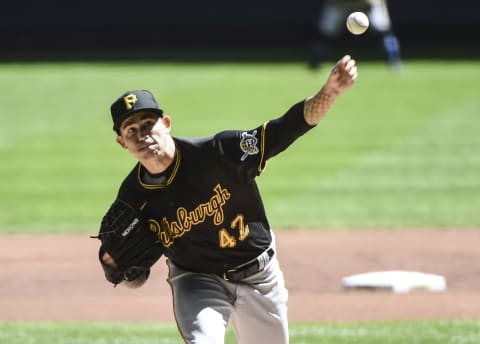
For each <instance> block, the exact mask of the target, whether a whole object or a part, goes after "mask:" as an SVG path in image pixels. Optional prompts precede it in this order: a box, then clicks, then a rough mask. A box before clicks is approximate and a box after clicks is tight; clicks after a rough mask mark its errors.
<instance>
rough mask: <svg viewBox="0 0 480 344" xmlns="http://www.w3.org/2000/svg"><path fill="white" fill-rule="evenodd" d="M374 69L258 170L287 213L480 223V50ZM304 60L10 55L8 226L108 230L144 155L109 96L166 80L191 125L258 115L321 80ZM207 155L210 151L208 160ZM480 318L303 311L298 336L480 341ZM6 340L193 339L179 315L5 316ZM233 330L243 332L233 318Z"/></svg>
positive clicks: (1, 336)
mask: <svg viewBox="0 0 480 344" xmlns="http://www.w3.org/2000/svg"><path fill="white" fill-rule="evenodd" d="M358 65H359V71H360V76H359V79H358V82H357V84H356V85H355V87H354V88H353V89H352V90H350V91H349V92H348V93H347V94H345V96H344V97H343V98H341V99H340V100H339V102H338V103H337V104H336V105H335V107H334V108H333V109H332V111H331V113H330V114H329V116H328V117H327V118H326V119H325V121H324V122H322V123H321V124H320V125H319V126H318V127H317V128H316V129H314V131H312V132H310V133H308V134H307V135H306V136H305V137H303V138H301V139H300V141H298V142H297V143H296V144H295V145H294V146H292V147H290V149H289V150H288V151H286V152H285V153H283V154H282V155H280V156H278V157H276V158H275V159H272V160H271V161H270V162H269V163H268V167H267V169H266V170H265V172H264V173H263V175H262V176H261V177H259V178H258V183H259V184H260V187H261V189H262V191H263V195H264V201H265V205H266V208H267V211H268V213H269V218H270V222H271V224H272V225H273V226H274V227H275V228H278V229H283V228H289V227H309V228H329V229H331V228H333V229H334V228H345V227H347V228H352V229H355V228H367V227H368V228H370V227H377V228H386V229H389V228H419V227H421V228H433V227H455V228H480V211H478V209H479V206H480V178H479V174H480V173H479V172H480V155H479V154H478V152H479V151H480V139H479V134H478V133H479V132H480V117H479V114H480V97H479V96H478V91H479V90H480V62H475V61H470V62H461V61H436V62H431V61H429V62H427V61H423V62H416V61H407V62H406V63H405V70H404V71H403V72H402V73H392V72H391V71H390V70H389V69H388V68H387V67H386V66H385V65H384V64H383V63H375V62H365V63H364V62H362V61H359V62H358ZM328 69H329V67H328V68H327V67H325V68H324V69H322V70H319V71H315V72H312V71H309V70H308V69H306V68H305V66H304V65H302V64H300V63H276V64H267V63H248V64H233V63H231V64H228V63H224V64H209V63H204V64H172V63H152V62H150V63H128V64H127V63H24V64H15V63H10V64H0V75H2V77H1V78H0V88H1V89H2V94H1V96H0V106H1V109H2V115H1V117H0V130H1V135H0V154H1V157H2V163H1V164H0V193H1V195H2V197H1V198H0V210H1V211H0V233H45V232H51V233H60V232H62V233H69V232H70V233H74V232H75V233H78V232H87V233H96V232H97V230H98V224H99V221H100V219H101V217H102V215H103V213H104V211H105V210H106V209H107V208H108V206H109V204H110V202H111V201H112V200H113V198H114V197H115V194H116V191H117V188H118V186H119V184H120V182H121V180H122V179H123V177H124V176H125V175H126V174H127V172H128V171H129V170H130V168H131V166H132V165H133V163H134V161H133V160H132V158H130V157H129V155H128V154H127V153H125V152H124V151H123V150H122V149H121V148H120V147H119V146H118V145H117V144H116V143H115V140H114V139H115V136H114V133H113V131H112V130H111V121H110V117H109V116H110V115H109V106H110V104H111V102H112V101H113V100H114V99H115V98H116V97H118V96H119V95H120V94H122V93H123V92H124V91H126V90H128V89H137V88H145V89H150V90H152V91H153V92H154V94H155V95H156V96H157V98H158V100H159V102H160V104H161V106H162V107H163V108H164V110H165V111H166V112H167V113H168V114H170V115H172V116H173V134H174V135H176V136H205V135H210V134H213V133H216V132H217V131H220V130H223V129H250V128H253V127H255V126H257V125H259V124H260V123H263V122H264V121H265V120H267V119H270V118H273V117H276V116H278V115H281V114H282V113H283V112H284V111H285V110H286V109H287V108H288V107H289V106H290V105H291V104H293V103H295V102H297V101H299V100H301V99H303V98H304V97H306V96H308V95H310V94H312V93H313V92H315V91H316V90H317V89H318V88H319V87H320V86H321V85H322V84H323V82H324V80H325V77H326V75H327V73H328ZM199 168H200V167H199ZM479 328H480V323H479V322H478V320H471V321H470V320H458V321H416V322H375V323H340V324H328V323H320V324H292V327H291V338H292V339H291V342H292V343H329V344H335V343H360V344H362V343H369V344H375V343H382V344H389V343H391V344H397V343H398V344H400V343H402V344H403V343H410V344H416V343H428V344H432V343H438V344H440V343H442V344H444V343H449V344H450V343H462V344H467V343H472V344H473V343H479V342H480V337H479V333H480V332H479ZM0 343H2V344H3V343H9V344H30V343H32V344H34V343H35V344H37V343H38V344H47V343H48V344H56V343H59V344H60V343H62V344H74V343H92V344H100V343H115V344H122V343H134V344H140V343H141V344H147V343H180V339H179V337H178V334H177V331H176V328H175V326H174V325H158V324H155V325H153V324H152V325H150V324H97V323H95V324H92V323H29V322H26V323H25V322H18V323H17V322H14V323H1V322H0ZM227 343H234V339H233V335H232V332H231V331H230V332H229V333H228V339H227Z"/></svg>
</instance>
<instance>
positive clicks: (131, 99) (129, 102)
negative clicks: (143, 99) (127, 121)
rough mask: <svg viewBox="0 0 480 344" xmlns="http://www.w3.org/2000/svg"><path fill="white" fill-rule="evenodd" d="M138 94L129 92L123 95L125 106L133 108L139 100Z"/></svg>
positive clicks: (128, 108)
mask: <svg viewBox="0 0 480 344" xmlns="http://www.w3.org/2000/svg"><path fill="white" fill-rule="evenodd" d="M137 100H138V99H137V96H136V95H135V94H129V95H127V96H125V97H123V101H124V102H125V107H126V108H127V110H131V109H132V108H133V105H134V104H135V103H136V102H137Z"/></svg>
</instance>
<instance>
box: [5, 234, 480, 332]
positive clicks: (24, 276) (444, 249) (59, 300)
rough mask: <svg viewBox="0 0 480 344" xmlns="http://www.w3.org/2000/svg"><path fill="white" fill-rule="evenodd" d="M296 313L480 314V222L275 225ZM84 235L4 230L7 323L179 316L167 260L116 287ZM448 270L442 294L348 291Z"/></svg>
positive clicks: (305, 316)
mask: <svg viewBox="0 0 480 344" xmlns="http://www.w3.org/2000/svg"><path fill="white" fill-rule="evenodd" d="M276 236H277V248H278V257H279V259H280V264H281V267H282V270H283V272H284V275H285V279H286V284H287V288H288V289H289V317H290V321H294V322H296V321H357V320H359V321H362V320H399V319H463V318H480V230H476V229H469V230H433V229H432V230H397V231H373V230H363V231H360V230H357V231H340V230H336V231H313V230H290V231H279V230H277V231H276ZM97 250H98V241H97V240H92V239H90V238H89V236H88V235H87V234H85V235H83V234H82V235H2V236H0V267H1V272H2V283H1V284H0V321H23V320H33V321H36V320H52V321H59V320H66V321H70V320H71V321H133V322H138V321H142V322H143V321H145V322H173V320H174V319H173V311H172V307H171V292H170V289H169V286H168V284H167V282H166V281H165V279H166V266H165V260H164V258H162V259H161V260H160V261H159V262H157V264H156V265H155V267H154V268H153V271H152V275H151V278H150V280H149V282H148V283H147V284H146V285H145V286H144V287H142V288H140V289H137V290H130V289H126V288H123V287H117V288H113V287H112V286H111V285H110V284H109V283H108V282H106V280H105V279H104V276H103V272H102V270H101V268H100V265H99V263H98V260H97ZM383 270H408V271H420V272H425V273H432V274H439V275H442V276H444V277H445V278H446V280H447V290H446V291H442V292H429V291H414V292H410V293H406V294H395V293H392V292H389V291H364V290H363V291H346V290H344V289H343V288H342V285H341V279H342V278H343V277H345V276H348V275H352V274H357V273H363V272H370V271H383Z"/></svg>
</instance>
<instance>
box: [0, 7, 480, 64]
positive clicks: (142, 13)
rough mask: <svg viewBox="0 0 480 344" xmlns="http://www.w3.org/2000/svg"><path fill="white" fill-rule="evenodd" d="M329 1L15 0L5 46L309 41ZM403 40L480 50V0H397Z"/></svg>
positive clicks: (130, 47) (153, 47) (1, 21)
mask: <svg viewBox="0 0 480 344" xmlns="http://www.w3.org/2000/svg"><path fill="white" fill-rule="evenodd" d="M320 5H321V1H318V0H317V1H314V0H295V1H292V0H290V1H285V0H263V1H259V0H256V1H253V0H244V1H239V2H229V1H220V0H211V1H206V2H204V1H193V0H186V1H169V2H166V1H161V0H139V1H126V0H116V1H113V0H95V1H93V0H82V1H64V0H63V1H62V0H45V1H33V0H25V1H8V2H4V3H2V9H1V11H0V39H1V42H2V44H0V52H1V53H3V56H4V57H5V56H8V54H9V53H15V54H16V56H19V55H21V54H22V53H23V54H25V57H28V54H31V53H32V52H43V53H49V52H50V53H55V52H58V51H61V52H68V51H72V52H75V51H80V52H84V53H90V52H102V51H103V52H119V53H129V52H134V51H140V50H145V51H149V52H164V51H167V50H169V49H185V50H188V49H198V48H209V47H215V48H242V47H253V48H255V47H259V48H262V47H263V48H265V47H294V46H298V47H306V46H307V45H308V44H309V41H310V40H311V38H312V35H313V32H314V25H315V20H316V18H317V16H318V13H319V10H320ZM389 6H390V12H391V16H392V20H393V24H394V29H395V31H396V33H397V35H398V36H399V38H400V39H401V42H402V45H403V46H404V47H405V46H406V47H408V46H421V47H426V46H427V47H434V48H435V47H442V46H445V45H446V44H450V45H454V46H455V45H458V46H462V47H464V48H463V49H460V48H459V49H458V50H457V51H455V49H441V48H439V49H436V50H437V53H438V54H442V53H445V52H446V50H448V53H449V54H456V53H457V54H458V55H465V56H466V57H472V56H473V57H477V56H478V54H477V52H478V50H479V45H480V39H479V38H478V36H479V35H478V30H477V29H476V27H474V26H473V25H474V23H475V24H476V22H477V21H478V18H477V15H476V14H477V13H478V11H479V10H480V2H479V1H475V0H457V1H455V2H452V1H446V0H437V1H435V0H424V1H422V0H420V1H419V0H391V1H390V2H389Z"/></svg>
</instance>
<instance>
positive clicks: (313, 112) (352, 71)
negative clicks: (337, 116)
mask: <svg viewBox="0 0 480 344" xmlns="http://www.w3.org/2000/svg"><path fill="white" fill-rule="evenodd" d="M356 78H357V66H356V63H355V60H354V59H352V58H351V57H350V55H345V56H344V57H343V58H342V59H340V60H339V61H338V62H337V64H336V65H335V67H334V68H333V69H332V71H331V72H330V75H329V76H328V79H327V82H326V83H325V84H324V85H323V87H322V88H321V89H320V91H318V92H317V94H315V95H313V96H310V97H308V98H307V99H305V106H304V110H303V116H304V117H305V121H306V122H307V123H308V124H309V125H312V126H313V125H316V124H318V122H320V120H321V119H322V118H323V117H325V115H326V114H327V112H328V111H329V110H330V108H331V107H332V105H333V103H335V101H336V100H337V98H338V96H340V95H341V94H342V93H343V92H345V91H346V90H347V89H349V88H350V87H351V86H352V85H353V83H354V82H355V79H356Z"/></svg>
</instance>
